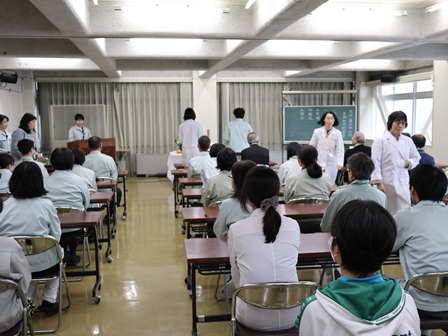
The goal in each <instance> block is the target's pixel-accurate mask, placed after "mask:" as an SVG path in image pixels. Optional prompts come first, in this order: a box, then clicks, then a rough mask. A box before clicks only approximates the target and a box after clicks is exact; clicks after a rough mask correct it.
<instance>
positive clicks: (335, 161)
mask: <svg viewBox="0 0 448 336" xmlns="http://www.w3.org/2000/svg"><path fill="white" fill-rule="evenodd" d="M317 123H318V124H319V125H322V127H319V128H316V129H315V130H314V132H313V136H312V137H311V140H310V145H311V146H313V147H314V148H316V149H317V152H318V153H319V156H318V158H317V163H318V164H319V165H320V166H321V167H322V169H323V170H324V172H325V173H327V174H328V175H329V176H330V181H331V184H332V185H333V184H334V183H335V181H336V176H337V174H338V170H340V169H341V168H342V164H343V162H344V142H343V140H342V133H341V131H339V130H338V129H336V128H334V126H338V125H339V119H338V117H337V115H336V113H334V112H333V111H325V113H324V114H323V115H322V117H321V118H320V119H319V121H318V122H317Z"/></svg>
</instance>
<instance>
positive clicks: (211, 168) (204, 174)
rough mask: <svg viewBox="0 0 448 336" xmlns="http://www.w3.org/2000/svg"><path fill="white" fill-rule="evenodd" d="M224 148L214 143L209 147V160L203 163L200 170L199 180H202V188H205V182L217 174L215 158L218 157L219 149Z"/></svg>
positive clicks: (220, 144)
mask: <svg viewBox="0 0 448 336" xmlns="http://www.w3.org/2000/svg"><path fill="white" fill-rule="evenodd" d="M224 148H226V146H224V145H223V144H222V143H215V144H213V145H212V147H210V152H209V154H210V158H208V159H207V160H205V161H204V166H203V167H202V169H201V180H202V187H203V188H205V186H206V185H207V181H208V180H209V179H210V178H211V177H213V176H216V175H218V174H219V170H218V168H216V166H217V163H216V157H217V156H218V153H219V152H220V151H221V149H224Z"/></svg>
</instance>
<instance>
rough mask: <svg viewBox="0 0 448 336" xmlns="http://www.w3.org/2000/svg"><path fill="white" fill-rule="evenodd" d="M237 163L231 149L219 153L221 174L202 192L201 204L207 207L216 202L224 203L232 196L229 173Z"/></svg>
mask: <svg viewBox="0 0 448 336" xmlns="http://www.w3.org/2000/svg"><path fill="white" fill-rule="evenodd" d="M236 161H237V160H236V154H235V152H234V151H233V150H232V149H230V148H224V149H223V150H221V151H220V152H219V153H218V157H217V158H216V163H217V166H216V167H217V168H218V169H219V174H218V175H216V176H213V177H212V178H210V179H209V180H208V182H207V185H206V186H205V188H204V191H203V192H202V198H201V203H202V204H203V205H204V206H205V207H208V206H209V205H210V204H213V203H216V202H220V201H224V200H225V199H227V198H230V197H231V196H232V193H233V189H232V181H231V180H230V177H229V173H230V170H231V169H232V166H233V164H234V163H235V162H236Z"/></svg>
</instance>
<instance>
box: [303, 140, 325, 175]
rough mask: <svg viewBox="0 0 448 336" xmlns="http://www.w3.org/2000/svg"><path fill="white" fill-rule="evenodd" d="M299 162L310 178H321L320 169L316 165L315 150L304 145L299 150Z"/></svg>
mask: <svg viewBox="0 0 448 336" xmlns="http://www.w3.org/2000/svg"><path fill="white" fill-rule="evenodd" d="M299 160H300V161H302V163H303V164H304V165H305V168H306V172H307V173H308V175H309V176H310V177H312V178H319V177H321V176H322V174H323V173H322V167H321V166H319V165H318V164H317V149H316V148H314V147H313V146H309V145H304V146H302V147H301V148H300V150H299Z"/></svg>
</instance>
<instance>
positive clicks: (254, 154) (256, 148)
mask: <svg viewBox="0 0 448 336" xmlns="http://www.w3.org/2000/svg"><path fill="white" fill-rule="evenodd" d="M258 141H259V140H258V135H257V134H256V133H255V132H250V133H249V134H248V135H247V143H248V144H249V147H248V148H246V149H243V151H242V152H241V160H251V161H253V162H255V163H256V164H260V165H267V166H268V165H269V149H267V148H264V147H261V146H260V145H258Z"/></svg>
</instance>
